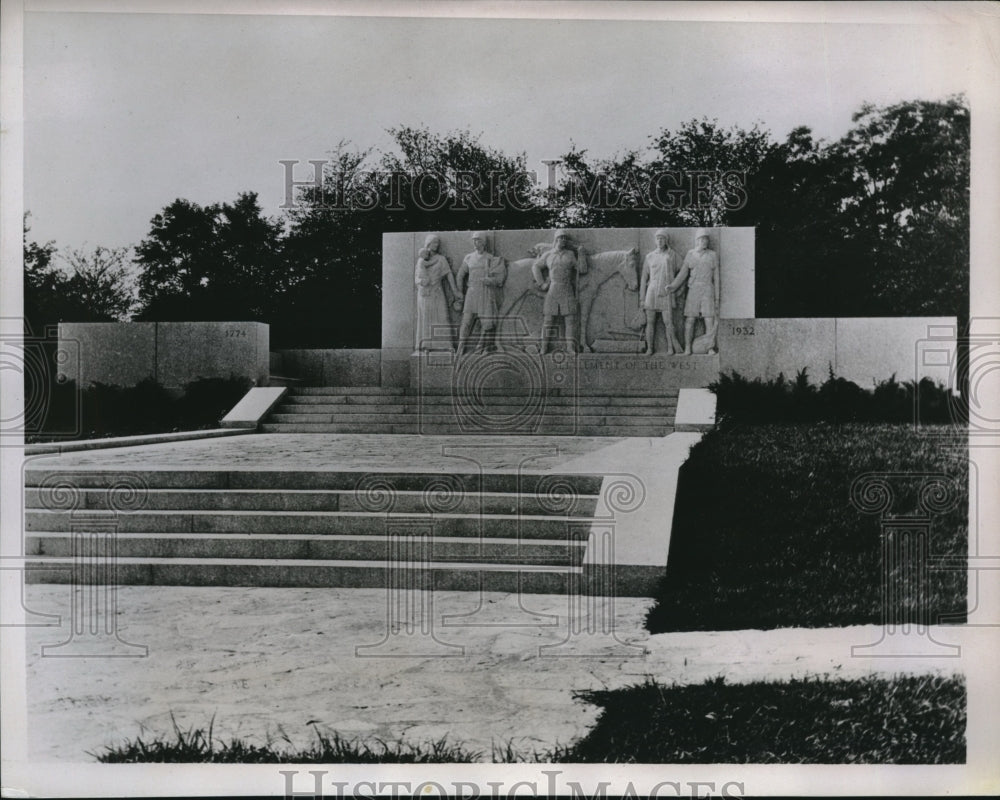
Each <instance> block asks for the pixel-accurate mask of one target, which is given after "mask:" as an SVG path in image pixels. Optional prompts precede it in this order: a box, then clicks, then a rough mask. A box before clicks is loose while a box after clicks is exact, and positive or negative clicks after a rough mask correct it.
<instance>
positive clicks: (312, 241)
mask: <svg viewBox="0 0 1000 800" xmlns="http://www.w3.org/2000/svg"><path fill="white" fill-rule="evenodd" d="M389 134H390V136H391V137H392V142H393V146H392V148H391V149H389V150H388V151H386V152H378V151H376V150H375V149H357V148H353V149H352V148H351V146H350V144H349V143H346V142H341V143H340V144H339V145H338V146H337V147H336V148H335V149H334V150H333V151H332V152H331V154H330V156H329V158H328V159H327V160H326V162H325V163H324V164H323V167H322V178H321V182H320V185H318V186H315V185H305V186H300V187H299V189H298V191H297V193H296V197H295V202H294V203H292V204H290V205H291V207H290V208H287V209H285V210H284V213H283V214H282V216H281V217H279V218H277V219H271V218H268V217H266V216H265V215H264V214H263V213H262V210H261V206H260V203H259V201H258V198H257V195H256V194H255V193H253V192H244V193H241V194H239V195H238V196H237V198H236V199H235V200H234V201H232V202H220V203H216V204H212V205H208V206H201V205H198V204H197V203H193V202H191V201H189V200H185V199H181V198H178V199H176V200H174V201H173V202H171V203H170V204H168V205H167V206H165V207H164V208H163V210H162V211H161V212H160V213H158V214H156V215H155V216H154V217H153V219H152V220H151V221H150V229H149V233H148V234H147V235H146V237H145V238H144V239H143V240H142V241H141V242H140V243H139V244H138V245H137V246H136V248H135V256H134V264H135V267H136V268H137V269H138V273H139V274H138V283H137V289H138V294H137V298H136V299H137V305H136V308H135V309H133V308H132V306H131V303H127V302H126V298H125V295H124V294H122V292H125V293H126V294H128V292H129V291H131V290H130V289H128V290H127V289H126V287H127V286H128V283H129V280H130V278H129V276H128V275H126V271H123V269H122V259H123V258H125V256H124V255H123V253H121V252H119V251H112V250H106V249H104V248H97V249H96V250H94V251H93V252H92V253H88V254H83V253H80V252H76V253H70V254H69V255H68V256H64V257H63V260H64V261H65V262H66V264H65V266H64V267H63V268H59V267H58V266H57V265H56V259H57V258H58V251H57V249H56V247H55V244H54V243H53V242H48V243H45V244H38V243H34V242H29V241H28V238H27V226H26V228H25V243H24V247H25V249H24V253H25V307H26V316H27V317H28V320H29V322H31V323H32V324H39V323H42V322H45V321H57V320H61V319H95V318H101V319H120V318H124V317H127V316H128V314H129V313H131V312H132V311H133V310H134V311H136V313H137V318H139V319H147V320H179V319H191V320H197V319H218V320H227V319H228V320H231V319H259V320H263V321H265V322H269V323H270V324H271V326H272V343H273V344H274V345H275V346H278V347H282V346H284V347H294V346H299V347H345V346H354V347H377V346H378V344H379V315H380V281H381V246H382V233H383V232H384V231H407V230H414V231H419V230H470V229H479V228H482V229H504V228H549V227H554V226H557V225H560V226H578V227H637V226H652V225H656V226H659V225H667V226H694V225H741V226H753V227H755V228H756V232H757V233H756V236H757V246H756V281H757V287H756V296H757V315H758V316H760V317H768V316H774V317H797V316H910V315H957V316H959V317H960V318H962V319H964V318H965V317H966V316H967V308H968V278H969V111H968V107H967V105H966V102H965V99H964V97H962V96H954V97H949V98H946V99H945V100H942V101H926V100H913V101H906V102H899V103H895V104H892V105H889V106H885V107H877V106H874V105H871V104H864V105H863V106H861V108H860V109H859V110H858V111H857V113H856V114H854V116H853V118H852V125H851V128H850V129H849V130H848V132H847V133H846V134H845V135H844V136H842V137H841V138H840V139H838V140H836V141H833V142H825V141H822V140H817V139H815V138H814V136H813V134H812V131H810V130H809V128H807V127H798V128H795V129H794V130H792V131H791V132H789V133H788V134H787V136H786V137H785V138H784V139H783V140H780V139H776V138H774V137H773V134H772V133H771V132H770V131H768V130H767V129H765V128H763V127H761V126H760V125H755V126H753V127H751V128H741V127H738V126H732V127H728V128H727V127H724V126H723V125H721V124H720V123H719V122H718V121H717V120H709V119H700V120H691V121H689V122H686V123H683V124H682V125H680V126H679V127H677V128H676V129H673V130H671V129H667V128H663V129H661V130H660V131H658V132H657V133H655V134H653V135H651V136H650V137H649V140H648V142H647V143H646V145H645V146H644V147H634V148H631V149H625V150H623V151H621V152H619V153H618V154H616V155H614V156H613V157H611V158H605V159H593V158H591V157H590V156H589V153H588V151H587V150H586V149H584V148H581V147H578V146H577V145H575V144H573V145H571V146H570V148H569V150H568V151H567V152H566V153H565V154H564V156H563V157H562V159H561V165H560V171H561V179H560V180H559V182H558V185H557V186H556V187H554V189H552V190H551V191H546V190H544V189H542V188H540V185H539V182H536V181H535V180H533V177H532V176H531V173H532V171H533V170H532V169H531V167H530V166H529V165H528V163H527V159H526V156H525V155H524V154H523V153H517V154H513V155H511V154H508V153H504V152H503V151H501V150H498V149H496V148H493V147H490V146H487V145H485V144H483V143H482V141H481V138H480V137H479V136H477V135H474V134H473V133H471V132H470V131H468V130H462V131H452V132H446V133H437V132H433V131H431V130H429V129H427V128H426V127H408V126H401V127H397V128H392V129H390V130H389ZM538 177H539V178H542V176H538ZM130 297H131V295H130Z"/></svg>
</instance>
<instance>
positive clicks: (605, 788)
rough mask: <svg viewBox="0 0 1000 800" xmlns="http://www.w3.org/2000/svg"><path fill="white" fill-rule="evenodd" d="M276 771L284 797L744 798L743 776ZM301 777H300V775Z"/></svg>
mask: <svg viewBox="0 0 1000 800" xmlns="http://www.w3.org/2000/svg"><path fill="white" fill-rule="evenodd" d="M278 774H279V775H281V776H282V778H283V788H284V796H285V800H293V798H307V797H308V798H314V799H315V800H323V798H325V797H334V798H337V800H344V798H352V799H353V800H361V798H367V799H368V800H371V798H375V797H392V798H394V799H395V798H399V797H457V798H461V800H479V799H480V798H490V799H491V800H500V798H512V797H573V798H580V800H584V799H585V798H586V799H587V800H598V798H600V800H604V798H607V797H608V795H609V794H610V795H611V796H612V797H636V798H637V797H651V798H656V797H664V798H668V797H690V798H705V797H744V796H746V784H745V783H744V782H743V781H735V780H731V781H716V780H708V781H679V780H650V781H648V782H638V783H639V785H638V786H637V785H636V782H634V781H631V780H629V781H628V782H624V781H621V780H616V781H606V780H603V781H595V782H593V783H591V784H588V785H584V784H583V782H581V781H574V780H568V779H563V778H562V775H563V774H564V770H561V769H540V770H538V772H537V773H536V774H537V776H538V777H532V778H530V779H521V780H517V781H513V780H511V781H505V780H495V781H488V780H484V781H481V782H480V781H475V780H454V779H451V780H447V779H442V780H440V781H437V780H425V781H382V780H363V781H346V780H336V776H335V775H334V774H332V773H331V772H330V771H329V770H325V769H310V770H297V769H282V770H278ZM300 775H301V776H302V777H298V776H300Z"/></svg>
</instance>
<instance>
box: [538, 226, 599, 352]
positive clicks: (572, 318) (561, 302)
mask: <svg viewBox="0 0 1000 800" xmlns="http://www.w3.org/2000/svg"><path fill="white" fill-rule="evenodd" d="M587 269H588V265H587V257H586V254H585V253H583V251H582V250H581V251H580V253H579V254H578V253H577V252H576V251H575V250H573V248H571V247H570V245H569V234H568V233H567V232H566V231H562V230H560V231H556V232H555V236H554V237H553V245H552V249H551V250H549V251H548V252H547V253H545V254H543V255H542V256H541V257H540V258H538V259H536V261H535V263H534V264H532V266H531V274H532V277H533V278H534V279H535V283H537V284H538V287H539V288H540V289H541V290H542V291H544V292H545V305H544V306H543V308H542V333H541V337H540V339H539V345H538V347H539V352H540V353H541V354H542V355H545V352H546V350H547V349H548V340H549V336H550V334H551V332H552V328H553V325H554V323H555V319H556V317H562V318H563V319H564V320H565V321H566V339H567V340H568V341H569V346H570V349H571V350H572V352H574V353H576V352H579V349H580V344H579V341H580V340H579V330H578V328H579V325H578V323H579V319H580V305H579V302H578V300H577V296H576V279H577V275H585V274H586V273H587ZM543 270H545V274H543Z"/></svg>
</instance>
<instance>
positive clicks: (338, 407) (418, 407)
mask: <svg viewBox="0 0 1000 800" xmlns="http://www.w3.org/2000/svg"><path fill="white" fill-rule="evenodd" d="M677 393H678V392H677V390H676V389H674V390H672V391H669V392H662V391H661V392H657V393H656V394H641V393H637V392H635V391H634V390H633V391H631V392H623V393H621V394H615V395H611V394H608V393H607V391H604V392H601V393H597V392H593V391H589V392H588V391H585V390H579V389H576V390H574V391H573V392H572V393H566V394H560V393H559V391H558V390H549V391H547V392H540V391H532V390H527V389H488V388H486V389H478V390H477V391H475V392H455V391H452V390H450V389H428V388H421V389H414V388H404V387H390V388H386V387H337V386H310V387H296V388H290V389H289V390H288V393H287V394H286V395H285V397H284V398H283V399H282V402H281V403H280V405H279V406H278V407H277V408H276V409H275V410H274V411H273V412H272V413H271V414H270V415H269V417H268V418H267V419H266V420H265V421H264V424H263V425H262V426H261V430H262V431H263V432H265V433H413V434H466V435H470V434H506V435H512V434H514V435H516V434H546V435H565V436H642V437H651V436H666V435H667V434H669V433H672V432H673V424H674V416H675V414H676V411H677Z"/></svg>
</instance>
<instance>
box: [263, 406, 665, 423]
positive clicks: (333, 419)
mask: <svg viewBox="0 0 1000 800" xmlns="http://www.w3.org/2000/svg"><path fill="white" fill-rule="evenodd" d="M267 421H268V423H269V424H279V425H280V424H291V425H297V424H303V423H304V424H313V423H319V424H346V425H368V424H376V425H411V424H419V425H421V426H424V425H462V424H465V425H476V426H480V427H489V426H490V425H492V424H494V423H495V424H497V425H499V426H501V428H502V427H503V426H506V425H507V424H508V423H509V424H512V425H515V426H518V427H532V426H534V425H536V424H541V425H545V424H547V423H552V424H554V425H559V424H563V425H577V426H583V427H597V426H601V425H617V426H622V427H629V426H632V425H639V426H648V425H654V426H655V425H658V424H664V425H665V424H668V423H669V422H672V421H673V415H671V416H670V417H667V416H666V415H665V414H662V413H655V414H636V415H627V414H581V413H575V412H573V411H572V410H571V411H567V412H562V413H550V412H549V411H548V410H547V409H546V411H545V412H544V413H542V414H517V413H512V412H507V413H492V414H491V413H489V412H481V413H473V412H471V411H464V412H462V413H461V414H456V413H454V412H452V413H448V414H441V413H436V414H432V413H429V412H427V411H426V410H425V411H424V412H423V413H415V414H311V413H310V414H285V413H277V414H271V416H269V417H268V420H267Z"/></svg>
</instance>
